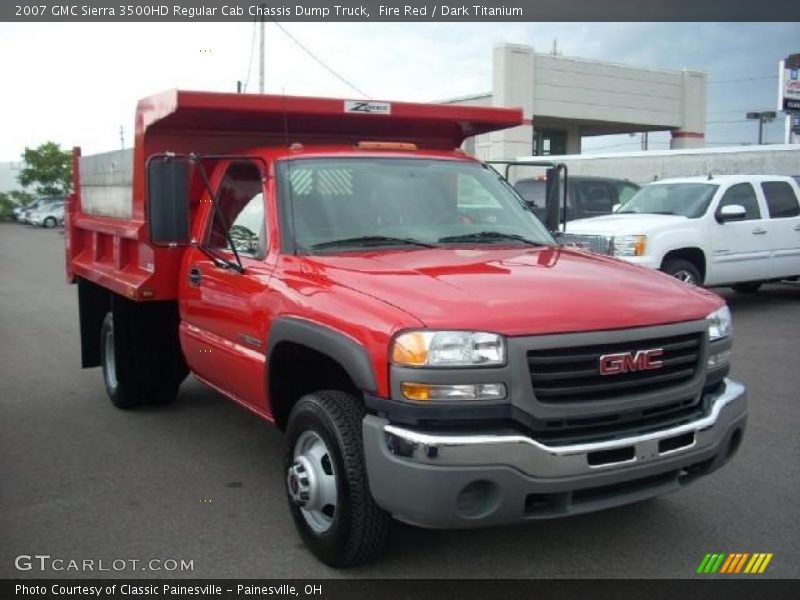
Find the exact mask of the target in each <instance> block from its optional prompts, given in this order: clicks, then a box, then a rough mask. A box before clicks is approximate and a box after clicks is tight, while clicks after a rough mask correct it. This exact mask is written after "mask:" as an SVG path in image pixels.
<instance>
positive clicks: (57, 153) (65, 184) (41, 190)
mask: <svg viewBox="0 0 800 600" xmlns="http://www.w3.org/2000/svg"><path fill="white" fill-rule="evenodd" d="M22 160H23V161H24V163H25V164H24V166H23V167H22V170H21V171H20V173H19V177H18V180H19V182H20V184H21V185H22V186H23V187H26V188H27V187H28V186H31V185H33V186H35V187H34V191H35V192H36V194H38V195H40V196H60V195H64V194H67V193H69V191H70V189H71V188H72V154H70V152H69V151H67V150H62V149H61V147H60V146H59V145H58V144H56V143H54V142H46V143H44V144H42V145H41V146H39V147H38V148H25V152H24V153H23V154H22Z"/></svg>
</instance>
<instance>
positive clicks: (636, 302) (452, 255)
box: [66, 91, 722, 419]
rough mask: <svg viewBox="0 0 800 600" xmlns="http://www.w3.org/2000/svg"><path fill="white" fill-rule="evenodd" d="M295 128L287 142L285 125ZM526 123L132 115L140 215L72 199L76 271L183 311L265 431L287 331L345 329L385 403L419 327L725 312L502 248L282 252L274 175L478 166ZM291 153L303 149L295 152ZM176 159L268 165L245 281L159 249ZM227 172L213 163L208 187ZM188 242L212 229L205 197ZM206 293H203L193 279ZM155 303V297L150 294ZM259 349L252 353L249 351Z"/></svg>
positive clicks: (197, 344) (568, 326)
mask: <svg viewBox="0 0 800 600" xmlns="http://www.w3.org/2000/svg"><path fill="white" fill-rule="evenodd" d="M285 122H288V123H289V133H288V135H287V134H286V133H285V131H284V123H285ZM521 122H522V113H521V110H519V109H497V108H483V107H463V106H443V105H422V104H407V103H392V112H391V115H388V116H387V115H349V114H345V113H344V112H343V101H342V100H334V99H324V98H323V99H321V98H284V97H281V96H255V95H235V94H205V93H196V92H176V91H172V92H167V93H164V94H161V95H158V96H153V97H151V98H147V99H145V100H142V101H141V102H140V103H139V106H138V109H137V114H136V137H135V148H134V181H133V216H132V218H131V219H130V220H119V219H112V218H107V217H96V216H91V215H87V214H84V213H83V212H82V210H81V201H80V187H79V179H78V176H79V172H78V151H76V155H75V161H74V167H73V168H74V175H75V182H76V183H75V185H76V190H77V191H76V192H75V193H74V194H73V195H72V197H71V202H70V206H69V211H68V215H67V219H66V225H67V235H66V240H67V243H66V244H67V247H66V251H67V272H68V277H69V279H70V280H71V281H72V280H74V278H75V277H83V278H85V279H88V280H90V281H93V282H95V283H97V284H99V285H101V286H103V287H106V288H108V289H109V290H111V291H113V292H115V293H117V294H122V295H125V296H126V297H129V298H132V299H134V300H137V301H148V300H150V299H153V300H176V299H177V300H178V301H179V305H180V314H181V319H182V323H181V327H180V340H181V344H182V347H183V350H184V354H185V357H186V359H187V362H188V364H189V365H190V367H191V369H192V370H193V372H194V373H195V374H196V375H197V376H198V377H199V378H200V379H201V380H203V381H204V382H206V383H208V384H209V385H211V386H212V387H214V388H216V389H218V390H220V391H222V392H224V393H225V394H227V395H228V396H230V397H232V398H233V399H235V400H236V401H237V402H239V403H241V404H243V405H245V406H247V407H248V408H249V409H250V410H252V411H253V412H255V413H256V414H259V415H261V416H263V417H265V418H267V419H270V418H271V411H270V408H269V402H268V398H267V390H266V386H265V377H264V370H265V362H266V357H265V353H266V349H267V345H268V340H269V332H270V326H271V323H272V322H273V321H274V319H276V318H277V317H282V316H291V317H294V318H300V319H305V320H308V321H311V322H314V323H318V324H321V325H324V326H326V327H328V328H330V329H333V330H335V331H337V332H339V333H341V334H343V335H345V336H347V337H349V338H350V339H352V340H354V341H355V342H357V343H358V344H360V345H361V346H362V347H363V348H365V349H366V351H367V353H368V355H369V357H370V358H371V361H372V365H373V369H374V371H375V374H376V380H377V386H378V389H377V390H374V391H375V392H377V393H378V394H380V395H383V396H388V395H389V389H388V379H389V378H388V350H389V344H390V342H391V339H392V337H393V336H394V335H395V334H396V333H397V332H399V331H401V330H403V329H409V328H419V327H430V328H448V329H479V330H488V331H494V332H499V333H502V334H505V335H508V336H515V335H536V334H549V333H559V332H577V331H592V330H604V329H619V328H630V327H639V326H647V325H656V324H662V323H672V322H679V321H685V320H692V319H702V318H704V317H705V316H706V315H707V314H709V313H710V312H711V311H713V310H714V309H716V308H718V307H719V306H721V305H722V302H721V300H720V299H719V298H718V297H717V296H715V295H714V294H711V293H710V292H706V291H703V290H699V289H695V288H690V287H688V286H686V285H684V284H683V283H680V282H678V281H676V280H674V279H672V278H670V277H667V276H665V275H662V274H660V273H655V272H652V271H650V270H647V269H643V268H639V267H636V266H632V265H629V264H628V263H624V262H620V261H616V260H613V259H610V258H603V257H599V256H594V255H589V254H586V253H582V252H580V251H576V250H568V249H550V248H520V247H519V246H514V247H502V246H492V247H491V248H488V247H481V248H471V249H467V248H460V249H459V248H434V249H413V250H404V251H396V250H392V251H389V250H386V251H373V250H371V251H368V252H367V251H365V252H360V253H349V254H347V255H342V256H294V255H286V254H283V253H281V250H280V247H279V239H280V231H279V225H278V223H279V219H278V209H277V198H276V194H277V190H276V185H275V183H274V181H275V180H274V166H273V165H274V161H275V160H277V159H281V158H286V157H289V156H291V157H301V156H302V157H306V156H331V155H335V156H346V155H347V156H350V155H352V156H369V155H375V154H379V155H381V156H409V155H413V156H415V157H420V158H439V159H447V160H458V161H472V160H473V159H471V158H469V157H466V156H464V155H463V153H459V152H457V151H455V150H454V149H455V148H457V147H458V146H459V145H460V144H461V143H462V141H463V139H464V137H465V136H466V135H468V134H470V135H471V134H474V133H485V132H487V131H491V130H496V129H503V128H505V127H511V126H515V125H519V124H520V123H521ZM362 140H376V141H402V142H413V143H416V144H417V146H418V150H416V151H400V150H394V151H376V150H360V149H358V148H357V147H356V146H355V144H356V142H358V141H362ZM293 142H300V143H302V144H303V148H302V149H299V150H298V149H290V148H289V146H290V144H291V143H293ZM164 151H174V152H179V153H186V152H197V153H200V154H223V153H228V154H232V153H238V154H247V155H250V156H259V157H261V158H263V159H264V161H265V162H266V164H267V165H268V167H267V171H266V172H264V173H263V174H264V175H265V179H266V183H265V188H264V201H265V203H266V206H265V208H266V214H267V217H268V219H269V221H268V232H267V233H268V240H269V243H268V249H267V255H266V257H265V258H264V259H258V260H257V259H251V258H243V261H244V266H245V269H246V273H245V275H240V274H237V273H235V272H233V271H231V270H222V269H218V268H216V267H214V266H213V265H212V264H211V261H210V260H209V259H208V257H207V256H206V255H205V254H203V253H202V252H200V251H199V250H198V249H197V248H195V247H192V246H189V247H186V248H157V247H154V246H152V245H151V244H150V243H149V239H148V235H149V234H148V227H147V222H146V215H145V197H144V196H145V192H144V190H145V189H146V186H145V161H146V159H147V157H148V156H150V155H152V154H154V153H158V152H164ZM226 165H227V161H225V160H212V161H208V167H209V170H210V172H211V177H212V186H213V187H215V186H217V185H218V184H219V182H220V179H221V174H222V172H223V170H224V168H225V166H226ZM194 191H195V192H196V194H195V195H194V196H193V204H192V228H193V229H192V233H193V237H194V239H201V237H202V236H203V232H204V231H206V228H207V225H208V223H209V219H210V218H211V204H210V203H209V202H208V195H207V194H206V193H205V192H204V190H203V189H202V188H200V187H197V188H196V189H195V190H194ZM193 267H195V268H199V269H201V271H202V272H203V284H202V285H201V286H199V287H195V286H191V285H190V284H189V281H188V272H189V269H191V268H193ZM145 291H146V292H148V293H152V297H150V296H148V297H145V296H144V295H143V292H145ZM253 340H255V342H253Z"/></svg>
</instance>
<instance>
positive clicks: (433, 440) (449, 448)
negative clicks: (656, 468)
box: [383, 378, 747, 476]
mask: <svg viewBox="0 0 800 600" xmlns="http://www.w3.org/2000/svg"><path fill="white" fill-rule="evenodd" d="M746 394H747V391H746V390H745V387H744V386H743V385H742V384H741V383H738V382H736V381H733V380H731V379H727V378H726V379H725V389H724V391H723V392H722V393H720V394H719V396H717V397H716V400H715V401H714V403H713V405H712V407H711V411H710V412H709V414H708V415H707V416H705V417H702V418H700V419H698V420H696V421H693V422H692V423H686V424H685V425H679V426H677V427H672V428H669V429H663V430H661V431H655V432H652V433H646V434H640V435H636V436H631V437H626V438H620V439H615V440H607V441H602V442H591V443H583V444H573V445H568V446H548V445H547V444H544V443H542V442H539V441H537V440H534V439H532V438H530V437H528V436H525V435H519V434H509V433H502V432H498V433H496V434H480V435H459V434H431V433H424V432H419V431H413V430H410V429H405V428H403V427H397V426H396V425H390V424H386V425H384V426H383V433H384V438H385V442H386V444H387V449H388V451H389V452H390V453H394V454H396V455H397V456H399V457H401V458H407V459H410V460H414V461H416V462H421V463H426V464H430V465H440V466H450V465H488V464H494V465H497V464H500V465H508V466H513V467H516V468H518V469H519V470H521V471H523V472H526V473H530V474H535V475H541V476H547V475H571V474H579V473H586V472H589V471H596V470H597V469H605V468H609V467H614V466H620V464H626V465H628V464H632V463H636V462H642V461H645V460H651V459H654V458H660V457H662V456H667V455H674V454H678V453H680V452H685V451H687V450H690V449H692V448H701V447H703V446H706V445H709V444H710V442H711V441H712V438H714V437H716V436H718V435H721V434H719V433H718V432H717V431H716V430H714V429H713V427H714V425H716V423H717V421H718V420H719V418H720V415H721V413H722V411H723V409H724V408H725V407H726V406H728V405H729V404H731V403H732V402H734V401H735V400H738V399H740V398H744V397H746ZM688 432H694V433H695V439H694V442H693V443H692V444H689V445H686V446H684V447H681V448H676V449H674V450H668V451H666V452H663V453H659V452H658V442H659V441H661V440H664V439H667V438H671V437H675V436H679V435H682V434H685V433H688ZM630 446H633V447H634V452H635V453H634V458H633V459H629V460H625V461H621V462H616V463H608V464H604V465H596V466H590V465H589V464H588V459H587V455H588V454H589V453H592V452H598V451H605V450H617V449H621V448H626V447H630ZM397 448H400V449H401V451H393V449H397ZM554 459H555V460H554Z"/></svg>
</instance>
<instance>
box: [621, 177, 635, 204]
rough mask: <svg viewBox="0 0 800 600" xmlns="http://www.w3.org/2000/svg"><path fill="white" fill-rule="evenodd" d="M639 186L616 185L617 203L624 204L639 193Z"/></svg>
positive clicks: (631, 184)
mask: <svg viewBox="0 0 800 600" xmlns="http://www.w3.org/2000/svg"><path fill="white" fill-rule="evenodd" d="M639 189H640V188H639V186H638V185H634V184H633V183H628V182H624V183H618V184H617V202H619V203H620V204H625V203H626V202H627V201H628V200H630V199H631V197H632V196H633V195H634V194H635V193H636V192H638V191H639Z"/></svg>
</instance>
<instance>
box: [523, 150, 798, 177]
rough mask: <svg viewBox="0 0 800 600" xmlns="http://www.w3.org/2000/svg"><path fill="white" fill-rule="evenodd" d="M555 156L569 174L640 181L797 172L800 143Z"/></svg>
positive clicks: (525, 158)
mask: <svg viewBox="0 0 800 600" xmlns="http://www.w3.org/2000/svg"><path fill="white" fill-rule="evenodd" d="M534 158H536V157H530V156H528V157H521V158H520V160H532V159H534ZM555 160H557V161H558V162H563V163H565V164H566V165H567V169H568V173H569V175H589V176H597V177H615V178H619V179H628V180H629V181H633V182H635V183H639V184H644V183H649V182H651V181H654V180H655V179H665V178H668V177H691V176H696V175H701V176H703V175H705V176H707V175H709V174H712V175H741V174H750V175H794V176H800V146H798V145H784V144H780V145H769V146H753V147H746V146H745V147H742V146H733V147H727V148H714V149H707V148H699V149H689V150H653V151H647V152H626V153H617V154H588V155H583V156H581V155H577V156H559V157H557V158H555ZM514 171H516V172H518V175H517V177H524V176H530V175H531V173H527V174H525V173H523V172H522V170H521V169H514Z"/></svg>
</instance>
